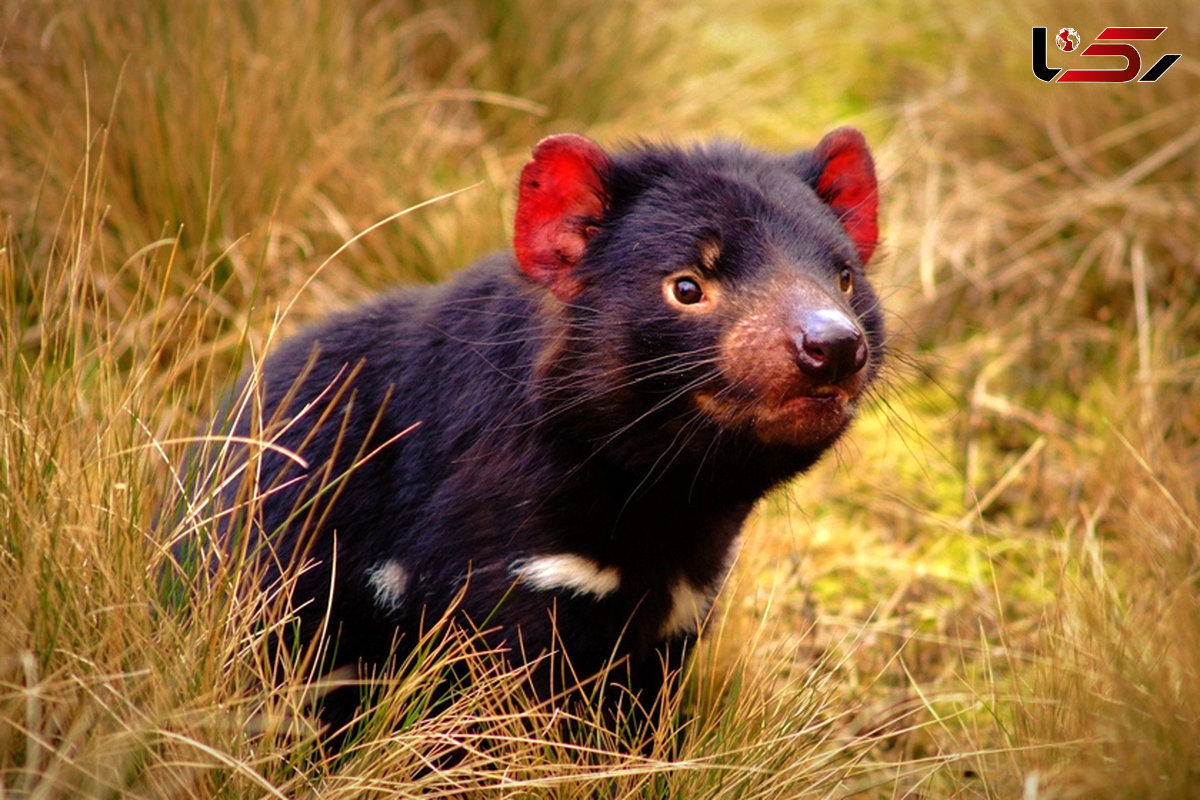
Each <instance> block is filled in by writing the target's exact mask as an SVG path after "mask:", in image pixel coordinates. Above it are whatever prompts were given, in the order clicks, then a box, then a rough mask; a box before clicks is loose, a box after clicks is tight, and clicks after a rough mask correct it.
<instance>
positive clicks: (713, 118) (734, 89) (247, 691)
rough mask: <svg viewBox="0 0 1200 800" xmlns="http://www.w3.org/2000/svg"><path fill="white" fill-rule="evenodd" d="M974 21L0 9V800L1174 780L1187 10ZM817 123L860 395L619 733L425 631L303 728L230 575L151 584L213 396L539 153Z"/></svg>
mask: <svg viewBox="0 0 1200 800" xmlns="http://www.w3.org/2000/svg"><path fill="white" fill-rule="evenodd" d="M994 5H995V7H992V8H977V9H975V10H973V11H970V12H969V13H968V12H966V11H963V12H958V11H951V10H949V9H947V8H945V7H944V6H943V5H940V4H933V3H922V2H918V3H916V4H913V3H905V4H901V3H894V2H884V3H880V4H875V5H873V6H871V7H857V6H850V5H842V4H837V3H820V4H812V3H808V4H791V3H784V2H772V0H753V1H752V2H749V3H743V4H737V8H736V10H735V8H734V4H724V3H719V2H715V0H714V1H713V2H700V3H689V4H679V5H670V4H668V5H663V4H657V3H651V2H642V0H622V2H615V3H590V2H584V0H578V1H576V0H568V1H567V2H561V1H560V2H551V1H550V0H509V1H508V2H503V3H491V2H484V1H483V0H461V1H459V2H453V0H451V1H450V2H443V3H436V2H419V0H395V2H385V3H378V4H373V3H370V4H369V3H350V4H346V3H337V2H323V1H322V0H298V2H296V1H293V2H279V1H278V0H265V2H255V3H248V2H231V3H201V2H193V1H192V0H186V2H170V3H167V2H159V0H128V2H124V3H81V2H67V1H66V0H61V1H59V0H46V1H45V2H36V3H31V2H9V3H4V4H0V236H2V238H0V374H2V375H3V381H2V382H0V798H6V797H30V798H32V797H38V798H55V797H64V798H65V797H124V796H131V797H204V798H208V797H228V798H242V797H333V798H337V797H406V796H416V795H420V796H428V797H438V796H463V795H467V796H480V797H485V796H486V797H527V796H549V797H563V798H567V797H597V796H598V797H614V798H616V797H667V796H669V797H680V798H693V797H729V798H735V797H737V798H742V797H745V798H754V797H763V798H767V797H771V798H776V797H777V798H785V797H846V796H866V797H943V796H959V797H1019V796H1024V797H1029V798H1034V797H1038V798H1041V797H1130V798H1135V797H1136V798H1151V797H1190V796H1194V792H1195V788H1194V787H1195V786H1197V785H1200V588H1198V587H1200V496H1198V490H1197V476H1198V475H1200V404H1198V403H1197V400H1196V397H1197V396H1198V393H1200V386H1198V383H1200V256H1198V255H1197V254H1198V253H1200V123H1198V122H1197V121H1198V120H1200V91H1198V89H1200V71H1198V70H1197V67H1196V62H1195V55H1196V54H1197V53H1200V17H1198V16H1197V13H1196V9H1195V4H1194V3H1193V2H1188V1H1187V0H1167V2H1165V3H1160V4H1157V6H1156V8H1155V15H1156V16H1155V19H1153V20H1148V19H1146V14H1145V13H1144V9H1141V8H1140V7H1139V6H1138V5H1137V4H1134V3H1125V2H1121V0H1103V2H1101V3H1100V4H1099V5H1097V4H1096V3H1090V4H1084V3H1075V2H1072V3H1069V4H1068V5H1070V6H1071V7H1069V8H1068V7H1066V6H1064V7H1062V8H1059V9H1056V10H1055V11H1054V12H1053V13H1050V12H1048V11H1044V10H1034V9H1031V8H1020V7H1018V8H1016V9H1012V8H1008V9H1007V10H1001V8H1000V5H1001V4H994ZM1004 5H1006V6H1007V4H1004ZM1067 24H1069V25H1075V26H1077V27H1078V28H1079V30H1080V32H1081V34H1082V35H1083V36H1084V38H1085V39H1086V38H1089V37H1090V36H1093V35H1095V33H1098V32H1099V30H1100V28H1101V27H1102V26H1103V25H1106V24H1114V25H1137V24H1166V25H1168V26H1170V27H1169V29H1168V31H1167V33H1166V34H1165V35H1164V37H1163V39H1162V40H1161V41H1160V42H1155V43H1153V44H1145V45H1143V46H1142V53H1143V56H1144V59H1143V63H1144V64H1145V65H1149V64H1150V63H1152V61H1153V59H1155V58H1157V55H1158V54H1160V53H1163V52H1179V53H1183V54H1184V58H1183V59H1181V61H1180V62H1179V63H1178V64H1176V66H1175V67H1173V68H1172V70H1171V71H1170V72H1168V73H1167V74H1166V75H1165V76H1164V77H1163V78H1162V79H1161V80H1160V81H1158V82H1157V83H1153V84H1121V85H1114V86H1085V85H1074V86H1068V85H1047V84H1043V83H1041V82H1040V81H1037V80H1036V79H1035V78H1034V77H1033V76H1032V74H1031V72H1030V69H1029V50H1028V48H1029V35H1030V34H1029V31H1030V27H1031V26H1033V25H1045V26H1047V27H1050V28H1051V29H1052V30H1055V29H1057V27H1058V26H1060V25H1067ZM1051 56H1052V59H1066V58H1067V56H1063V55H1061V54H1058V53H1057V51H1056V50H1054V49H1053V48H1051ZM1056 65H1064V64H1056ZM847 123H849V124H856V125H858V126H860V127H861V128H863V129H864V130H865V131H866V132H867V134H868V138H869V139H870V140H871V141H872V142H873V143H875V146H876V151H877V155H878V160H879V164H880V172H881V175H882V176H883V179H884V199H885V219H884V224H883V229H884V233H885V236H886V242H885V245H884V246H883V247H882V248H881V252H880V255H879V256H877V257H876V265H875V267H874V275H875V280H876V283H877V286H878V287H879V288H880V289H881V292H882V295H883V296H884V298H885V300H886V302H887V304H888V306H889V310H890V312H891V314H892V317H891V330H892V333H893V351H894V357H893V359H892V361H891V364H890V367H889V369H888V371H887V375H886V379H885V386H884V387H883V389H882V390H881V391H880V393H879V394H880V398H881V399H880V401H879V403H878V404H877V405H876V407H875V408H873V409H872V410H871V411H870V413H868V414H866V415H865V416H864V418H863V419H862V420H860V423H859V425H858V426H857V428H856V430H855V432H854V434H853V435H852V437H851V438H850V440H849V441H847V442H845V443H844V444H843V445H841V446H840V447H839V448H838V450H837V452H836V454H835V455H834V456H833V457H831V458H830V459H828V460H827V462H826V463H825V464H823V465H822V466H821V467H820V468H818V469H817V470H816V471H814V472H813V473H812V474H810V475H808V476H805V477H804V478H802V479H800V480H799V481H797V482H796V484H795V485H794V486H792V487H790V488H789V489H788V490H787V491H785V492H781V493H779V494H777V495H776V496H774V497H773V498H772V499H770V500H769V501H768V502H766V503H764V504H763V507H762V508H761V509H760V511H759V512H758V513H757V514H756V515H755V517H754V518H753V520H752V522H751V524H750V528H749V530H748V531H747V536H746V547H745V549H744V551H743V553H742V556H741V559H740V561H739V564H738V566H737V568H736V570H735V573H734V575H733V577H732V579H731V581H730V585H729V586H727V587H726V590H725V592H724V595H723V599H722V603H721V613H720V615H719V616H718V617H717V618H715V619H714V620H713V621H712V622H711V624H710V626H709V629H708V632H707V636H706V638H705V641H704V643H703V645H702V647H701V648H700V651H699V652H698V653H697V656H696V658H695V659H694V660H693V663H692V666H691V673H690V675H689V678H688V681H687V684H686V689H685V691H683V692H682V693H681V694H680V696H678V697H676V698H675V699H674V701H675V704H676V705H675V707H673V708H671V709H668V710H666V711H665V712H664V714H663V719H662V721H661V724H660V725H658V726H657V727H656V728H655V729H653V730H647V731H643V733H642V735H643V736H645V737H646V745H645V747H642V748H634V752H633V754H631V753H630V748H629V747H628V746H627V745H622V744H621V742H620V741H619V740H618V739H617V737H615V736H614V735H613V734H611V733H610V732H608V731H606V730H605V729H604V727H603V725H602V724H601V720H599V719H590V718H585V719H582V720H580V721H579V722H578V723H577V724H576V725H575V726H574V730H575V732H574V733H573V734H572V735H570V736H564V735H563V734H562V731H563V726H561V725H559V724H557V722H556V720H555V719H554V718H553V710H552V709H549V708H532V707H530V706H529V705H528V704H527V703H524V702H523V701H522V699H521V698H520V697H519V696H517V695H515V694H514V691H515V687H516V679H515V678H514V676H512V675H509V674H506V673H505V672H504V670H503V669H502V668H501V667H500V666H499V665H498V664H497V663H496V662H495V661H493V660H491V659H489V658H488V657H487V655H486V654H482V655H481V654H477V653H473V652H472V650H471V647H470V643H469V642H466V641H463V640H461V639H455V638H452V637H451V638H443V639H431V640H430V642H429V643H428V645H427V646H426V647H425V648H423V649H421V650H420V651H419V653H418V655H417V656H414V658H413V660H412V661H411V662H410V663H409V664H408V665H407V668H406V669H404V670H401V671H400V672H399V673H398V674H397V675H396V676H395V677H392V678H389V679H387V680H385V681H384V682H383V685H382V686H381V687H380V689H379V691H378V693H377V695H376V697H377V698H378V703H377V707H376V708H374V709H373V710H372V711H371V712H370V717H371V718H370V719H369V720H368V721H366V722H365V723H364V731H365V733H364V735H363V736H361V737H359V738H358V739H356V740H354V741H353V742H351V743H349V745H348V746H347V748H346V750H345V751H344V752H342V753H341V754H340V755H339V754H330V753H326V752H323V751H322V750H321V749H320V747H319V745H318V744H317V740H316V739H315V738H314V736H313V731H312V729H311V725H310V724H309V721H308V720H307V719H306V718H305V716H304V708H305V706H304V704H303V696H304V694H305V692H310V691H313V690H314V687H311V686H305V680H304V679H305V672H304V670H303V669H302V667H303V665H299V667H298V668H297V669H296V670H295V678H294V680H291V681H285V683H284V685H283V686H282V687H280V688H278V689H275V690H267V689H264V688H263V686H262V680H261V678H262V676H263V674H264V673H265V672H266V671H267V670H268V669H270V665H269V664H267V663H266V662H264V660H263V658H262V653H263V649H262V647H261V636H262V625H263V623H264V620H266V621H268V623H269V620H270V619H271V614H270V608H269V606H270V603H269V602H268V601H262V602H253V601H252V600H251V599H247V598H252V595H250V594H248V593H245V592H238V591H236V587H237V585H238V582H239V581H244V580H245V577H244V576H241V575H239V573H238V571H237V570H236V569H229V570H227V571H225V572H224V573H222V574H221V575H220V576H219V578H220V579H218V580H214V581H212V582H211V584H212V585H211V586H210V587H208V588H207V589H206V595H205V596H204V597H202V598H199V599H198V601H197V602H196V603H194V605H193V606H192V608H190V610H188V611H186V612H184V613H180V612H179V611H177V610H174V609H170V608H166V607H164V606H163V605H162V597H161V594H160V591H159V587H158V581H157V576H158V575H159V574H160V567H161V566H162V563H163V559H164V558H166V557H167V554H166V552H165V551H164V548H163V541H164V537H165V536H169V535H171V532H170V531H165V532H164V531H155V530H154V528H153V515H154V512H155V509H156V507H157V504H158V503H159V501H160V500H161V498H162V497H163V496H164V495H165V494H166V493H167V492H168V488H169V487H170V485H171V483H172V481H173V480H174V475H173V472H172V470H173V469H176V468H178V466H179V464H180V463H181V458H182V455H183V453H184V452H185V450H186V443H185V441H184V440H185V439H186V438H187V437H190V436H192V435H194V434H195V432H196V431H197V430H200V426H201V424H202V421H203V420H204V419H205V418H206V416H208V415H209V414H211V413H212V410H213V408H214V404H215V398H216V397H218V395H219V393H220V392H221V391H222V390H223V389H225V388H226V387H228V385H229V384H230V383H231V381H232V379H233V377H234V376H235V375H236V374H237V372H238V371H239V370H240V369H241V367H242V366H243V365H244V364H246V363H247V362H249V361H250V360H251V359H253V358H256V357H258V356H260V355H261V353H262V352H263V351H264V348H265V347H266V346H267V345H268V340H269V339H270V338H271V337H273V336H274V337H278V336H280V335H283V334H285V333H286V332H288V331H289V330H293V329H294V328H295V326H297V325H299V324H301V323H303V322H304V321H307V320H311V319H314V318H316V317H318V316H319V315H320V314H321V313H323V312H324V311H325V310H327V309H328V308H330V307H335V306H343V305H346V304H349V303H351V302H353V301H355V300H356V299H359V298H363V297H366V296H368V295H370V294H371V293H373V292H375V291H378V290H380V289H381V288H382V287H384V286H386V285H388V284H391V283H394V282H398V281H422V280H436V279H438V278H440V277H442V276H444V275H446V274H447V273H449V272H451V271H453V270H454V269H456V268H458V267H460V266H462V265H465V264H467V263H469V261H470V260H471V259H472V258H474V257H476V256H477V255H479V254H482V253H484V252H487V251H489V250H493V249H497V248H499V247H502V246H504V244H505V227H506V224H507V220H509V219H510V218H511V210H512V192H511V188H512V186H513V183H514V179H515V176H516V173H517V170H518V169H519V167H520V164H521V163H522V161H523V159H524V157H525V154H526V153H527V152H528V148H529V147H530V145H531V144H532V143H533V142H535V141H536V140H537V139H538V138H539V137H540V136H542V135H544V134H546V133H550V132H555V131H561V130H568V129H571V130H582V131H585V132H588V133H589V134H590V135H592V136H593V137H595V138H597V139H598V140H600V141H602V142H605V143H608V144H613V145H616V144H619V143H620V141H621V140H622V139H628V138H632V137H635V136H646V137H649V138H667V137H671V138H692V137H701V136H708V135H715V134H720V135H726V136H738V137H743V138H746V139H748V140H750V141H753V142H754V143H756V144H760V145H762V146H766V147H771V148H777V149H783V148H788V147H799V146H808V145H811V144H812V143H813V142H815V141H816V139H817V138H818V137H819V136H820V134H821V133H822V132H823V131H824V130H826V129H828V128H830V127H833V126H835V125H838V124H847ZM460 189H465V190H466V191H463V192H459V193H457V194H453V195H452V196H449V197H446V198H444V199H439V200H437V201H436V202H433V203H431V204H429V205H427V206H423V207H421V208H419V209H415V210H412V211H411V212H409V213H407V214H403V215H399V216H396V218H395V219H391V220H390V221H388V222H387V223H386V224H383V225H379V226H378V227H375V228H374V229H371V228H372V226H375V225H376V223H379V222H381V221H383V220H385V219H388V218H391V217H392V216H393V215H397V214H399V212H402V211H404V210H406V209H409V208H411V207H413V206H416V205H418V204H421V203H424V202H425V201H429V200H432V199H434V198H439V197H441V196H442V195H444V194H449V193H452V192H456V191H457V190H460ZM368 229H371V230H370V231H369V232H367V233H365V235H362V236H359V237H358V238H355V237H356V236H357V235H358V234H360V233H362V232H364V231H367V230H368ZM351 239H354V241H353V243H351V244H349V245H346V243H347V242H349V241H350V240H351ZM344 245H346V246H344ZM335 254H336V255H335ZM331 256H335V257H331ZM285 311H286V313H285ZM455 662H464V663H465V664H466V665H467V668H468V669H470V670H472V671H473V672H474V673H476V675H477V680H476V681H475V682H474V683H473V684H472V688H471V690H470V691H467V692H465V693H463V694H462V695H461V696H456V698H455V701H454V704H453V705H452V706H450V707H448V708H447V707H441V706H438V707H436V708H431V706H434V705H436V704H435V700H436V696H437V692H436V691H435V689H436V687H437V686H438V681H439V675H441V674H442V673H443V672H444V670H446V669H447V668H448V667H449V665H450V664H452V663H455ZM518 694H519V693H518ZM585 717H586V712H585ZM447 753H454V754H455V755H454V757H452V758H446V757H445V756H446V754H447Z"/></svg>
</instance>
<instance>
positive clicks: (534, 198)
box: [513, 133, 610, 302]
mask: <svg viewBox="0 0 1200 800" xmlns="http://www.w3.org/2000/svg"><path fill="white" fill-rule="evenodd" d="M609 167H610V161H609V158H608V154H607V153H605V152H604V150H602V149H601V148H600V146H599V145H598V144H596V143H595V142H593V141H592V140H591V139H588V138H586V137H584V136H579V135H577V134H572V133H564V134H559V135H558V136H551V137H549V138H547V139H543V140H542V141H541V142H539V143H538V145H537V147H535V148H534V149H533V156H532V158H531V159H530V160H529V163H527V164H526V165H525V168H524V169H523V170H521V186H520V193H519V195H518V197H517V217H516V220H515V221H514V225H513V228H514V230H513V250H515V251H516V254H517V264H519V265H520V267H521V271H522V272H524V273H525V274H526V275H528V276H529V277H530V278H532V279H533V280H535V281H537V282H538V283H540V284H542V285H543V286H545V287H546V288H547V289H549V290H550V291H551V292H552V293H553V294H554V296H555V297H557V298H558V299H560V300H563V301H568V302H569V301H570V300H571V299H572V298H573V297H574V296H575V295H576V293H577V292H578V291H579V288H580V284H579V280H578V278H577V276H576V274H575V265H576V264H577V263H578V261H579V258H580V256H582V255H583V250H584V248H585V247H586V246H587V243H588V240H589V239H590V238H591V236H592V234H593V233H594V232H595V229H594V228H592V227H591V224H592V221H596V220H599V219H600V217H601V216H602V215H603V214H604V209H605V206H606V204H607V203H608V192H607V187H606V186H605V182H606V179H607V178H608V171H609Z"/></svg>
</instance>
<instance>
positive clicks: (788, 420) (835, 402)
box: [696, 386, 857, 447]
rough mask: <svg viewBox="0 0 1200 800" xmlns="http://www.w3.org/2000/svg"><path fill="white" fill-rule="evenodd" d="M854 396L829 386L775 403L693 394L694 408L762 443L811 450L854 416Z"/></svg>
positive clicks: (824, 442) (833, 435)
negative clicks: (736, 426) (746, 427)
mask: <svg viewBox="0 0 1200 800" xmlns="http://www.w3.org/2000/svg"><path fill="white" fill-rule="evenodd" d="M856 400H857V396H854V395H851V394H850V393H848V392H846V391H845V390H843V389H839V388H837V387H833V386H827V387H820V388H817V389H812V390H809V391H807V392H804V393H802V394H794V395H791V396H788V397H784V398H783V399H782V400H780V401H777V402H775V403H771V402H769V401H765V400H763V399H761V398H721V397H718V396H716V395H713V394H707V393H706V394H701V395H697V397H696V401H697V405H699V407H700V408H701V409H702V410H703V411H705V412H706V413H708V414H709V415H710V416H713V417H715V418H716V419H717V420H718V421H719V422H724V423H726V424H730V423H735V424H736V423H740V424H741V425H749V426H751V427H752V428H753V430H754V434H755V436H756V437H757V438H758V439H759V440H761V441H763V442H766V443H770V444H783V445H791V446H795V447H813V446H819V445H823V444H826V443H828V442H831V441H832V440H833V439H834V438H835V437H836V436H837V435H838V434H839V433H841V432H842V431H843V430H845V428H846V426H847V425H849V424H850V420H851V419H853V417H854V412H855V408H856V405H857V404H856Z"/></svg>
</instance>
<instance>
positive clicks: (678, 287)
mask: <svg viewBox="0 0 1200 800" xmlns="http://www.w3.org/2000/svg"><path fill="white" fill-rule="evenodd" d="M671 294H672V295H673V296H674V298H675V300H676V302H678V303H680V304H682V305H685V306H690V305H695V304H696V303H699V302H700V301H701V300H703V299H704V290H703V289H701V288H700V284H699V283H698V282H697V281H696V279H695V278H689V277H687V276H686V275H685V276H682V277H679V278H676V279H675V283H674V284H672V286H671Z"/></svg>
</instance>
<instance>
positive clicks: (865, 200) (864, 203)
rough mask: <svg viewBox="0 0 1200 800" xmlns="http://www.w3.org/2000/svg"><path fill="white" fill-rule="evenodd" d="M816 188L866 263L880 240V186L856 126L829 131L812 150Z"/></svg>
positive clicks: (872, 162) (868, 152)
mask: <svg viewBox="0 0 1200 800" xmlns="http://www.w3.org/2000/svg"><path fill="white" fill-rule="evenodd" d="M812 159H813V162H814V169H815V171H816V180H815V181H814V185H813V189H814V190H815V191H816V193H817V196H818V197H820V198H821V200H823V201H824V202H825V204H826V205H828V206H829V207H830V208H831V209H833V213H834V214H837V217H838V219H839V220H840V221H841V223H842V227H843V228H845V229H846V233H847V234H849V236H850V240H851V241H853V242H854V246H855V247H856V248H857V249H858V257H859V258H860V259H861V260H862V263H864V264H866V263H867V261H868V260H869V259H870V258H871V254H872V253H874V252H875V245H876V244H877V243H878V242H879V219H878V215H879V186H878V184H876V182H875V162H874V161H873V160H872V159H871V151H870V150H868V149H867V142H866V140H865V139H863V135H862V133H860V132H859V131H858V130H857V129H856V128H838V129H837V130H835V131H832V132H830V133H829V134H827V135H826V136H825V138H824V139H822V140H821V142H820V143H819V144H818V145H817V147H816V149H815V150H813V152H812Z"/></svg>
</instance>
